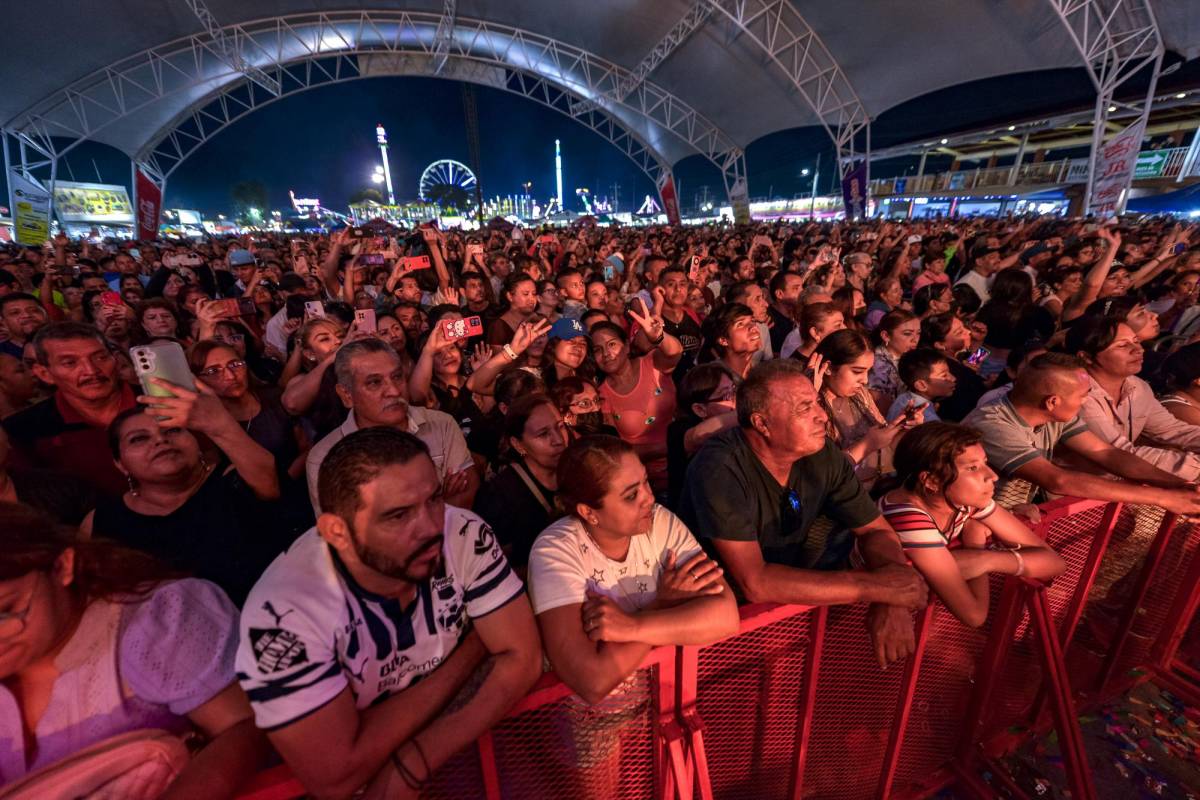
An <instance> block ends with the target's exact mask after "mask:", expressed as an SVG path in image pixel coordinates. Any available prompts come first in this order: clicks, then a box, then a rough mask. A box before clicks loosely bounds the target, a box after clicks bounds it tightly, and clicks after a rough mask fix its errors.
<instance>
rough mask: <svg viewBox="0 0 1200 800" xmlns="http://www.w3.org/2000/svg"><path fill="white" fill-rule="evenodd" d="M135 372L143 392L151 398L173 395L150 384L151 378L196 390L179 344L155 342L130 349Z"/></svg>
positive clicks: (185, 357) (193, 379)
mask: <svg viewBox="0 0 1200 800" xmlns="http://www.w3.org/2000/svg"><path fill="white" fill-rule="evenodd" d="M129 356H130V358H131V359H133V371H134V372H135V373H137V376H138V382H139V383H141V385H142V392H144V393H145V394H148V395H150V396H151V397H169V396H171V393H170V392H169V391H167V390H166V389H163V388H162V387H160V386H156V385H154V384H153V383H151V382H150V379H151V378H159V379H161V380H164V381H168V382H170V383H173V384H175V385H176V386H182V387H183V388H185V389H191V390H195V388H196V381H195V378H193V377H192V370H191V368H190V367H188V362H187V356H186V355H184V353H183V348H182V347H180V345H179V343H178V342H154V343H153V344H147V345H141V346H139V347H131V348H129Z"/></svg>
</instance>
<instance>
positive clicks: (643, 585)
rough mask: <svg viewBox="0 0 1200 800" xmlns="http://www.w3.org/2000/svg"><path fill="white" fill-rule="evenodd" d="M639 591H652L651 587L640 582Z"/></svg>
mask: <svg viewBox="0 0 1200 800" xmlns="http://www.w3.org/2000/svg"><path fill="white" fill-rule="evenodd" d="M638 591H639V592H648V591H650V587H649V586H648V585H647V584H646V582H645V581H638Z"/></svg>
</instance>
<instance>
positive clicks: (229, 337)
mask: <svg viewBox="0 0 1200 800" xmlns="http://www.w3.org/2000/svg"><path fill="white" fill-rule="evenodd" d="M245 339H246V334H244V333H222V334H219V335H217V336H214V337H213V340H214V341H217V342H221V343H222V344H225V343H227V342H242V341H245Z"/></svg>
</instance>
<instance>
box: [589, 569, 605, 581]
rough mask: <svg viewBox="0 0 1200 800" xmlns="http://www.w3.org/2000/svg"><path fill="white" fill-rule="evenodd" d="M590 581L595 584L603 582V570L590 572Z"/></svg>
mask: <svg viewBox="0 0 1200 800" xmlns="http://www.w3.org/2000/svg"><path fill="white" fill-rule="evenodd" d="M592 580H594V581H596V582H597V583H599V582H601V581H603V580H604V570H602V569H594V570H592Z"/></svg>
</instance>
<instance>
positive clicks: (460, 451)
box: [305, 338, 479, 516]
mask: <svg viewBox="0 0 1200 800" xmlns="http://www.w3.org/2000/svg"><path fill="white" fill-rule="evenodd" d="M333 369H334V374H335V375H337V393H338V397H340V398H341V399H342V403H344V404H345V406H346V408H348V409H350V413H349V414H348V415H347V416H346V421H345V422H343V423H342V424H341V426H340V427H338V428H336V429H335V430H333V431H330V433H329V434H328V435H326V436H325V438H324V439H322V440H321V441H319V442H317V443H316V444H315V445H314V446H313V448H312V449H311V450H309V451H308V459H307V463H306V465H305V471H306V473H307V477H308V496H309V499H310V500H311V501H312V505H313V512H314V513H315V514H316V515H318V516H320V514H321V503H320V500H319V497H318V495H317V474H318V472H319V471H320V469H321V462H322V461H324V460H325V456H326V454H328V453H329V451H330V449H331V448H332V447H333V446H334V445H335V444H337V443H338V442H340V441H341V440H342V439H344V438H345V437H346V436H348V435H350V434H351V433H354V432H355V431H357V430H360V429H363V428H373V427H376V426H385V427H389V428H395V429H396V430H400V431H408V432H409V433H411V434H413V435H414V436H416V437H417V438H418V439H420V440H421V441H423V442H424V443H425V445H426V447H428V448H429V454H430V456H431V457H432V458H433V465H434V467H436V468H437V474H438V480H440V481H442V490H443V492H444V493H445V495H446V502H447V503H448V504H450V505H454V506H458V507H459V508H470V507H471V506H472V505H473V504H474V502H475V492H476V491H477V490H478V489H479V471H478V469H476V467H475V463H474V462H473V461H472V460H471V452H470V451H469V450H468V449H467V440H466V439H465V438H463V434H462V430H461V429H460V428H459V427H458V423H457V422H455V421H454V417H451V416H450V415H449V414H445V413H443V412H441V411H433V410H432V409H428V408H419V407H416V406H410V405H409V404H408V375H407V374H406V373H405V370H404V364H403V362H402V361H401V360H400V357H399V356H398V355H396V351H395V350H393V349H392V347H391V345H389V344H388V343H387V342H385V341H383V340H382V339H375V338H368V339H358V340H355V341H353V342H350V343H348V344H346V345H345V346H344V347H342V349H341V350H339V351H338V354H337V357H336V358H335V359H334V362H333Z"/></svg>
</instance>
